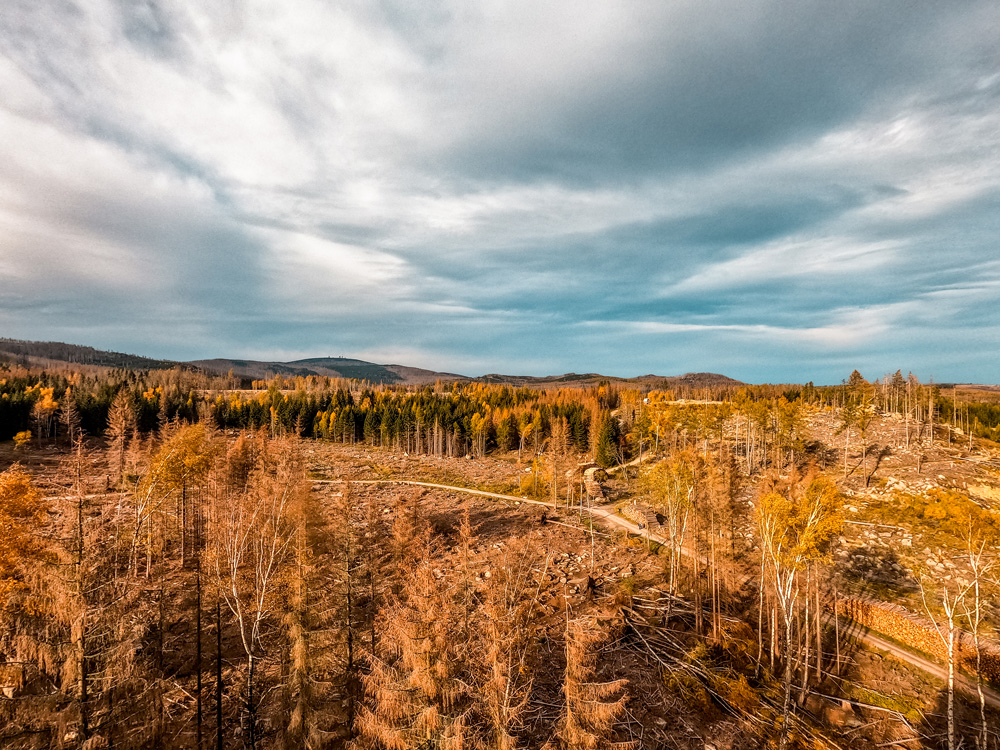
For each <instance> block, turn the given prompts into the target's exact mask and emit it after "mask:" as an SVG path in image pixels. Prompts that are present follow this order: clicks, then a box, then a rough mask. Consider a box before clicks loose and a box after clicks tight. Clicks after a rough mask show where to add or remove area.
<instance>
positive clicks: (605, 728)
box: [546, 616, 636, 750]
mask: <svg viewBox="0 0 1000 750" xmlns="http://www.w3.org/2000/svg"><path fill="white" fill-rule="evenodd" d="M567 617H568V616H567ZM602 639H603V633H602V632H601V630H600V629H599V628H598V627H597V625H596V623H595V622H594V621H593V620H592V619H578V620H569V619H567V621H566V674H565V677H564V679H563V700H564V701H565V704H564V708H563V715H562V718H561V719H560V722H559V726H558V728H557V731H556V736H555V738H553V739H554V741H553V740H550V741H549V742H548V743H547V744H546V747H548V748H553V747H556V748H559V749H560V750H597V748H612V749H613V750H633V748H635V746H636V743H634V742H617V741H615V740H614V739H613V738H614V736H615V725H616V722H617V721H618V719H619V718H620V717H621V714H622V712H623V711H624V710H625V704H626V702H627V701H628V695H627V694H626V693H625V692H624V690H625V686H626V685H627V684H628V680H610V681H607V682H600V681H597V680H595V677H596V676H597V668H596V665H597V654H598V651H597V646H598V644H599V643H600V642H601V640H602Z"/></svg>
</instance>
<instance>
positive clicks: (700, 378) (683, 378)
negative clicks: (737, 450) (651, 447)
mask: <svg viewBox="0 0 1000 750" xmlns="http://www.w3.org/2000/svg"><path fill="white" fill-rule="evenodd" d="M472 380H474V381H476V382H480V383H497V384H507V385H513V386H516V387H519V388H574V387H577V388H578V387H586V386H595V385H597V384H598V383H602V382H610V383H632V384H637V385H645V386H650V387H654V388H662V389H676V388H682V387H686V388H724V387H728V386H741V385H745V383H743V382H741V381H739V380H733V379H732V378H729V377H726V376H725V375H718V374H716V373H714V372H689V373H687V374H686V375H669V376H664V375H640V376H638V377H635V378H618V377H611V376H608V375H600V374H598V373H594V372H588V373H584V374H582V375H581V374H578V373H575V372H569V373H566V374H565V375H550V376H548V377H534V376H531V375H498V374H495V373H494V374H490V375H483V376H482V377H480V378H472Z"/></svg>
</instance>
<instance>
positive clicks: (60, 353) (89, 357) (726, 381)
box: [0, 338, 743, 390]
mask: <svg viewBox="0 0 1000 750" xmlns="http://www.w3.org/2000/svg"><path fill="white" fill-rule="evenodd" d="M0 362H9V363H12V364H21V365H24V366H36V367H44V366H50V365H53V364H59V363H67V364H76V365H90V366H97V367H111V368H119V369H125V370H166V369H170V368H171V367H178V366H180V367H185V368H192V369H197V370H203V371H207V372H212V373H218V374H220V375H225V374H226V373H228V372H229V371H230V370H232V372H233V375H235V376H237V377H239V378H242V379H244V380H267V379H269V378H271V377H273V376H275V375H282V376H287V377H295V376H299V375H301V376H303V377H306V376H309V375H319V376H325V377H329V378H345V379H352V380H367V381H368V382H370V383H375V384H381V385H428V384H432V383H434V382H436V381H438V380H443V381H446V382H448V381H456V380H462V381H471V382H478V383H497V384H505V385H512V386H515V387H529V388H574V387H576V388H579V387H587V386H595V385H597V384H599V383H601V382H612V383H622V384H628V383H631V384H634V385H642V386H646V387H649V388H661V389H674V390H676V389H680V388H691V389H700V388H724V387H728V386H740V385H743V383H741V382H740V381H739V380H733V379H732V378H728V377H726V376H725V375H717V374H715V373H711V372H689V373H687V374H686V375H674V376H666V377H665V376H661V375H641V376H639V377H634V378H619V377H612V376H608V375H601V374H599V373H594V372H590V373H584V374H577V373H575V372H570V373H566V374H564V375H549V376H545V377H536V376H532V375H498V374H490V375H483V376H482V377H478V378H470V377H467V376H465V375H458V374H456V373H453V372H436V371H434V370H424V369H421V368H419V367H408V366H406V365H380V364H376V363H374V362H366V361H364V360H361V359H350V358H347V357H313V358H310V359H298V360H294V361H292V362H266V361H260V360H249V359H226V358H221V357H220V358H217V359H199V360H195V361H192V362H173V361H171V360H165V359H151V358H149V357H139V356H136V355H134V354H122V353H121V352H107V351H101V350H100V349H94V348H93V347H89V346H77V345H76V344H63V343H60V342H57V341H21V340H18V339H7V338H0Z"/></svg>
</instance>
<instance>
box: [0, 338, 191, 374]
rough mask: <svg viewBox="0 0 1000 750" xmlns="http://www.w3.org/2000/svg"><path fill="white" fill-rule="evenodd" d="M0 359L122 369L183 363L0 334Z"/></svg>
mask: <svg viewBox="0 0 1000 750" xmlns="http://www.w3.org/2000/svg"><path fill="white" fill-rule="evenodd" d="M0 361H6V362H10V363H13V364H20V365H24V366H28V365H36V366H39V365H45V364H47V363H49V362H66V363H70V364H76V365H93V366H95V367H112V368H119V369H123V370H169V369H170V368H171V367H176V366H177V365H178V364H180V363H178V362H171V361H169V360H165V359H150V358H148V357H138V356H136V355H134V354H122V353H121V352H106V351H102V350H100V349H94V348H93V347H90V346H77V345H76V344H63V343H61V342H59V341H21V340H19V339H5V338H0Z"/></svg>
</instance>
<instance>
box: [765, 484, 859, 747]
mask: <svg viewBox="0 0 1000 750" xmlns="http://www.w3.org/2000/svg"><path fill="white" fill-rule="evenodd" d="M772 486H774V487H775V489H771V490H770V491H766V492H765V493H764V494H763V495H762V496H761V497H760V498H759V500H758V502H757V531H758V534H759V536H760V546H761V556H762V561H761V570H762V576H767V577H768V578H769V579H770V580H769V582H770V583H771V585H772V586H773V589H774V593H775V597H776V598H777V600H778V604H779V608H780V610H781V616H782V620H783V623H784V626H785V648H784V652H785V653H784V656H785V675H784V688H785V696H784V701H783V705H782V712H781V715H782V722H781V738H780V743H779V746H780V747H781V748H782V750H783V749H784V747H785V746H786V744H787V740H788V720H789V715H790V712H791V704H792V700H791V696H792V659H791V642H792V623H793V622H794V620H795V606H796V602H797V600H798V597H799V573H800V572H801V571H802V570H804V569H805V568H806V566H807V565H808V564H809V562H810V561H813V560H816V559H819V558H821V557H823V556H824V555H825V554H826V549H827V546H828V545H829V543H830V540H831V539H832V538H833V536H834V535H835V534H836V533H837V532H838V531H839V530H840V525H841V521H840V517H839V515H838V512H837V505H838V502H837V501H838V497H839V495H838V492H837V488H836V486H835V485H834V484H833V482H832V481H831V480H830V479H829V478H828V477H825V476H822V475H821V474H819V473H818V472H816V471H812V472H810V473H808V474H806V475H805V476H804V477H802V478H801V479H799V480H797V481H793V482H791V483H788V484H786V485H785V486H781V485H780V484H775V485H772ZM779 488H780V489H779ZM763 584H764V581H763V580H762V581H761V585H762V586H763Z"/></svg>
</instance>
